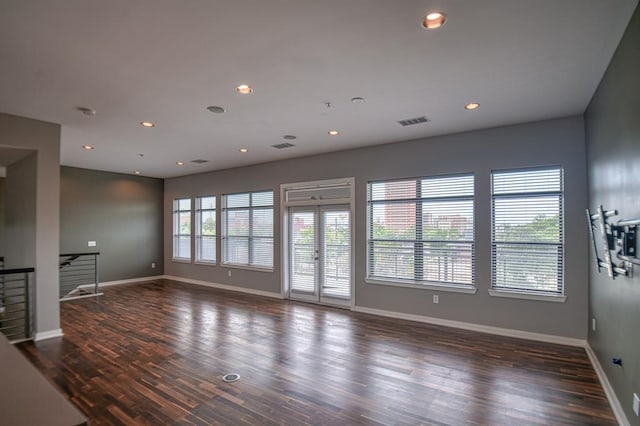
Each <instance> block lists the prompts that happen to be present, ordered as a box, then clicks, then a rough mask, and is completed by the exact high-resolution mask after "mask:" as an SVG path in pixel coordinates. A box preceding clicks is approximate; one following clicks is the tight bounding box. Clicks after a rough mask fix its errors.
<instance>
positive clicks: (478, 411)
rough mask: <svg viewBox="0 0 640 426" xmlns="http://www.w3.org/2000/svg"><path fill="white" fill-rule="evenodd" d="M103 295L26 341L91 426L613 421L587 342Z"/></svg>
mask: <svg viewBox="0 0 640 426" xmlns="http://www.w3.org/2000/svg"><path fill="white" fill-rule="evenodd" d="M104 293H105V295H104V296H102V297H100V298H98V299H97V300H96V299H94V298H89V299H79V300H75V301H70V302H65V303H63V304H62V313H61V315H62V326H63V329H64V333H65V336H64V338H58V339H50V340H45V341H42V342H38V343H31V342H26V343H22V344H20V345H19V348H20V349H21V350H22V351H23V353H25V355H26V356H27V357H28V358H29V359H30V360H31V361H32V362H33V363H34V364H35V365H36V366H37V367H38V368H39V369H40V370H41V371H42V372H43V373H44V374H45V375H46V376H47V377H48V378H49V379H50V380H51V381H52V382H53V383H55V384H56V385H57V386H58V388H59V389H60V390H61V391H62V392H63V393H64V394H65V395H66V396H67V397H68V398H69V399H70V400H71V401H72V402H73V403H74V404H76V405H77V406H78V407H79V408H80V409H81V410H82V411H83V412H84V413H85V414H86V415H87V416H88V417H89V418H90V420H91V423H92V424H93V425H108V424H150V425H164V424H182V425H209V424H228V425H242V424H252V425H256V424H259V425H270V424H287V425H298V424H328V425H346V424H373V425H377V424H394V425H396V424H397V425H417V424H424V425H467V424H469V425H515V424H519V425H522V424H552V425H560V424H573V425H589V424H593V425H596V424H597V425H607V424H615V418H614V416H613V413H612V412H611V410H610V408H609V405H608V403H607V400H606V397H605V395H604V393H603V390H602V388H601V386H600V384H599V382H598V379H597V377H596V375H595V373H594V371H593V369H592V367H591V365H590V363H589V360H588V358H587V356H586V354H585V352H584V350H583V349H580V348H572V347H565V346H560V345H553V344H546V343H537V342H529V341H524V340H519V339H512V338H507V337H500V336H492V335H485V334H481V333H473V332H467V331H461V330H456V329H451V328H446V327H439V326H430V325H426V324H420V323H414V322H408V321H402V320H393V319H388V318H380V317H376V316H372V315H366V314H358V313H352V312H349V311H345V310H340V309H333V308H326V307H321V306H315V305H310V304H304V303H297V302H291V301H279V300H275V299H269V298H263V297H258V296H250V295H244V294H240V293H233V292H227V291H222V290H215V289H210V288H205V287H197V286H190V285H186V284H179V283H175V282H171V281H166V280H159V281H152V282H147V283H142V284H135V285H126V286H114V287H110V288H106V289H105V291H104ZM232 372H235V373H239V374H240V375H241V379H240V380H239V381H238V382H235V383H224V382H223V381H222V375H224V374H226V373H232ZM36 407H37V403H36V404H35V405H34V408H36Z"/></svg>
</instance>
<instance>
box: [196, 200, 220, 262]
mask: <svg viewBox="0 0 640 426" xmlns="http://www.w3.org/2000/svg"><path fill="white" fill-rule="evenodd" d="M196 262H200V263H214V264H215V263H216V196H215V195H210V196H206V197H197V198H196Z"/></svg>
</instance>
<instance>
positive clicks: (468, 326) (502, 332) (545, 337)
mask: <svg viewBox="0 0 640 426" xmlns="http://www.w3.org/2000/svg"><path fill="white" fill-rule="evenodd" d="M351 310H352V311H354V312H362V313H365V314H372V315H379V316H382V317H389V318H398V319H404V320H409V321H416V322H423V323H427V324H434V325H442V326H445V327H452V328H460V329H463V330H470V331H478V332H480V333H488V334H497V335H499V336H507V337H517V338H519V339H527V340H535V341H538V342H547V343H557V344H560V345H567V346H577V347H581V348H582V347H585V346H586V344H587V341H586V340H583V339H575V338H572V337H564V336H554V335H551V334H542V333H532V332H530V331H521V330H514V329H511V328H501V327H493V326H490V325H481V324H474V323H470V322H463V321H454V320H447V319H442V318H434V317H427V316H424V315H415V314H405V313H402V312H395V311H385V310H382V309H375V308H367V307H364V306H354V307H353V309H351Z"/></svg>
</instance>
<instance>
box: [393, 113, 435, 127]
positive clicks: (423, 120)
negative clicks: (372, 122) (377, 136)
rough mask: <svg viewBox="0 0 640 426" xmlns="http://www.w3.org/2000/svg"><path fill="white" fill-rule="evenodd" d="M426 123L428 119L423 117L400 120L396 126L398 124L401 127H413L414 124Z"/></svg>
mask: <svg viewBox="0 0 640 426" xmlns="http://www.w3.org/2000/svg"><path fill="white" fill-rule="evenodd" d="M428 122H429V119H428V118H427V117H425V116H424V115H423V116H422V117H416V118H408V119H406V120H400V121H398V124H400V125H401V126H413V125H414V124H420V123H428Z"/></svg>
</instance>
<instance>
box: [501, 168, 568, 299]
mask: <svg viewBox="0 0 640 426" xmlns="http://www.w3.org/2000/svg"><path fill="white" fill-rule="evenodd" d="M562 191H563V182H562V169H561V168H560V167H554V168H544V169H528V170H506V171H494V172H493V173H492V179H491V192H492V195H493V197H492V198H493V200H492V227H491V228H492V232H491V233H492V241H491V245H492V247H491V249H492V253H491V255H492V288H493V289H495V290H515V291H521V292H544V293H556V294H562V291H563V290H562V281H563V279H562V272H563V271H562V269H563V266H562V259H563V244H562V232H563V231H562V229H563V217H562V216H563V207H562V204H563V192H562Z"/></svg>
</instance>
